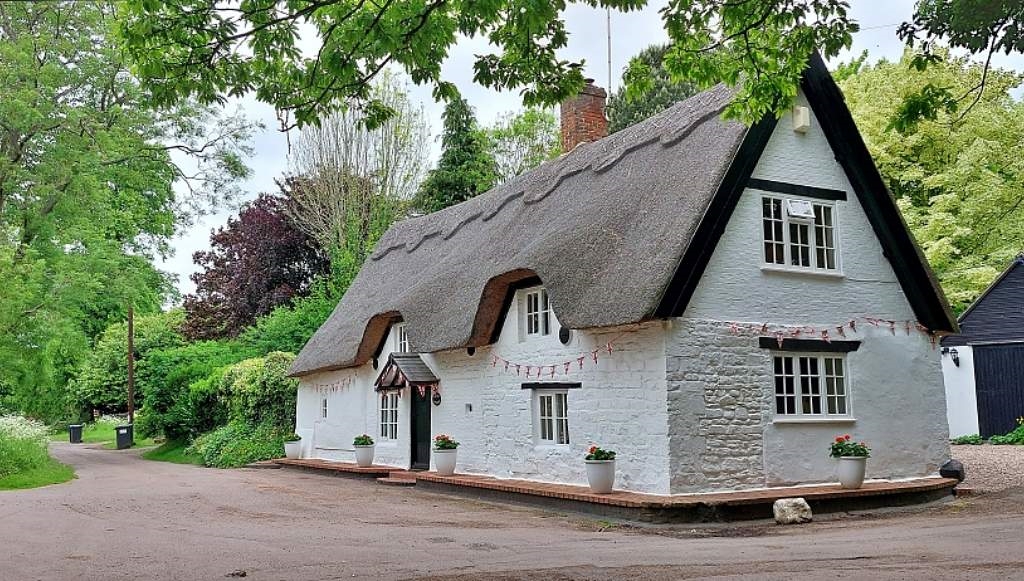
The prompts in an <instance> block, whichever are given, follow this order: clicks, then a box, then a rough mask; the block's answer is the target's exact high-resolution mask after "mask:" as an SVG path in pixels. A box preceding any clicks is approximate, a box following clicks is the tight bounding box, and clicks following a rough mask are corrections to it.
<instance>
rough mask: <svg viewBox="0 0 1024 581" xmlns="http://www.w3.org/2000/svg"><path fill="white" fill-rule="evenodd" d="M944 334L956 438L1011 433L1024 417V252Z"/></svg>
mask: <svg viewBox="0 0 1024 581" xmlns="http://www.w3.org/2000/svg"><path fill="white" fill-rule="evenodd" d="M959 322H960V333H959V334H957V335H950V336H948V337H945V338H943V339H942V373H943V376H944V377H945V382H946V405H947V416H948V420H949V435H950V437H951V438H956V437H958V436H968V435H972V434H980V435H981V437H983V438H988V437H991V436H997V435H1001V434H1005V433H1007V432H1009V431H1011V430H1013V429H1014V428H1016V427H1017V418H1019V417H1021V416H1024V255H1021V256H1018V257H1017V258H1016V259H1014V261H1013V262H1012V263H1010V266H1008V267H1007V269H1006V270H1005V271H1003V273H1002V274H1001V275H999V277H998V278H996V280H995V282H993V283H992V284H991V285H990V286H989V287H988V289H986V290H985V292H984V293H982V295H981V296H980V297H978V300H976V301H974V303H973V304H972V305H971V306H970V307H969V308H968V309H967V310H966V311H964V313H963V314H962V315H961V316H960V321H959Z"/></svg>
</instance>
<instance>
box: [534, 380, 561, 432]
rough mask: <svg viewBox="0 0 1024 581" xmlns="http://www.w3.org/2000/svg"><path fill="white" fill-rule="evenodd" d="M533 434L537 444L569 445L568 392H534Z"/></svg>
mask: <svg viewBox="0 0 1024 581" xmlns="http://www.w3.org/2000/svg"><path fill="white" fill-rule="evenodd" d="M534 400H535V402H536V403H535V404H534V433H535V434H536V438H537V443H538V444H559V445H564V444H568V443H569V392H568V391H565V390H535V391H534Z"/></svg>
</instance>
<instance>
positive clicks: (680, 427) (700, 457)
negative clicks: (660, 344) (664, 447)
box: [665, 319, 772, 493]
mask: <svg viewBox="0 0 1024 581" xmlns="http://www.w3.org/2000/svg"><path fill="white" fill-rule="evenodd" d="M665 351H666V369H667V379H668V409H669V414H668V416H669V446H670V449H671V450H672V460H671V462H670V468H669V469H670V474H671V476H670V479H671V489H672V492H673V493H682V492H706V491H708V490H711V489H714V490H734V489H742V488H751V487H757V486H763V485H764V453H763V430H764V423H763V422H764V410H765V409H766V408H767V403H768V402H767V401H766V395H767V392H766V390H765V386H766V385H771V381H772V379H771V376H770V375H768V374H767V370H768V369H769V367H768V366H769V365H770V361H769V360H768V358H767V354H766V352H764V351H763V350H761V349H758V348H757V339H756V338H751V337H741V336H736V335H733V334H730V333H729V330H728V328H727V327H723V325H721V324H718V323H713V322H709V321H698V320H693V319H676V320H675V322H674V324H673V327H672V329H671V332H670V333H669V335H668V338H667V339H666V345H665Z"/></svg>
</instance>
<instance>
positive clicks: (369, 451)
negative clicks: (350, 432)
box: [355, 444, 373, 468]
mask: <svg viewBox="0 0 1024 581" xmlns="http://www.w3.org/2000/svg"><path fill="white" fill-rule="evenodd" d="M355 449H356V465H357V466H362V467H363V468H366V467H367V466H373V444H370V445H369V446H355Z"/></svg>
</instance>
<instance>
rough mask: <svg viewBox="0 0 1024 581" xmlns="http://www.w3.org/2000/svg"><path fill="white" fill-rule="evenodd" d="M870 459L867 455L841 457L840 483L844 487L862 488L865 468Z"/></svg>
mask: <svg viewBox="0 0 1024 581" xmlns="http://www.w3.org/2000/svg"><path fill="white" fill-rule="evenodd" d="M867 462H868V459H867V457H865V456H843V457H841V458H839V485H840V486H842V487H843V488H860V487H861V485H863V484H864V470H865V468H867Z"/></svg>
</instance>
